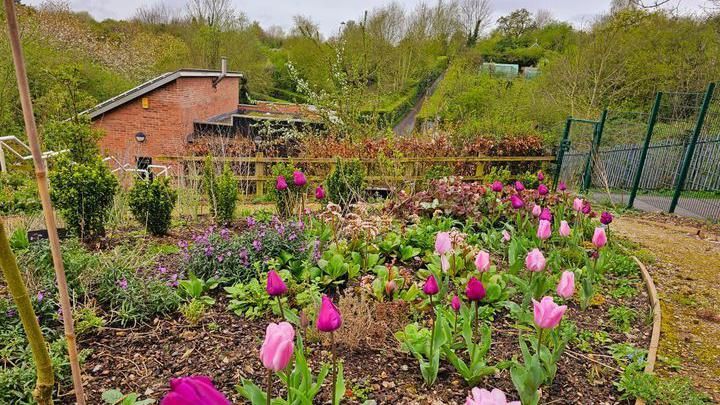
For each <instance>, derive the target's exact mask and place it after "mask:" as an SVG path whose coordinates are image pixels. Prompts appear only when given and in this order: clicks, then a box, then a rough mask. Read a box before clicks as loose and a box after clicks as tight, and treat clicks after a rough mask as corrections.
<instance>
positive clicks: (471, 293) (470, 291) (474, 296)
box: [465, 277, 485, 301]
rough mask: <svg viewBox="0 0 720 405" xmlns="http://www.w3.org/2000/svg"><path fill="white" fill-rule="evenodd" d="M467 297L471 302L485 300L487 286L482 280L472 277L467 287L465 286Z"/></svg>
mask: <svg viewBox="0 0 720 405" xmlns="http://www.w3.org/2000/svg"><path fill="white" fill-rule="evenodd" d="M465 296H467V298H468V299H469V300H470V301H480V300H481V299H483V298H485V286H484V285H483V283H481V282H480V280H478V279H476V278H475V277H470V280H468V283H467V286H465Z"/></svg>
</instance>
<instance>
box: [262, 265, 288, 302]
mask: <svg viewBox="0 0 720 405" xmlns="http://www.w3.org/2000/svg"><path fill="white" fill-rule="evenodd" d="M287 290H288V288H287V286H286V285H285V283H284V282H283V280H282V278H280V275H279V274H278V273H277V272H276V271H275V270H270V271H268V275H267V285H266V286H265V291H267V293H268V294H269V295H270V296H271V297H277V296H279V295H283V294H285V293H286V292H287Z"/></svg>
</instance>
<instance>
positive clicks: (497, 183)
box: [490, 180, 503, 193]
mask: <svg viewBox="0 0 720 405" xmlns="http://www.w3.org/2000/svg"><path fill="white" fill-rule="evenodd" d="M490 188H491V189H492V191H494V192H496V193H499V192H501V191H502V189H503V184H502V183H501V182H500V181H499V180H495V181H494V182H493V184H492V185H491V186H490Z"/></svg>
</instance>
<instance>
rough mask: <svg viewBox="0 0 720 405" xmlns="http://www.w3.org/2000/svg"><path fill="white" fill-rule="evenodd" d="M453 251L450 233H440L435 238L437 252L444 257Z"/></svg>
mask: <svg viewBox="0 0 720 405" xmlns="http://www.w3.org/2000/svg"><path fill="white" fill-rule="evenodd" d="M450 250H452V241H451V240H450V234H449V233H448V232H438V233H437V235H436V236H435V252H437V254H439V255H444V254H445V253H448V252H449V251H450Z"/></svg>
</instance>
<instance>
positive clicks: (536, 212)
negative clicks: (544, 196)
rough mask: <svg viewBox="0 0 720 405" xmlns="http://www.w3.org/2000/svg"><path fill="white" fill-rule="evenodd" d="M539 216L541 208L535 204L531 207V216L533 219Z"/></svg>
mask: <svg viewBox="0 0 720 405" xmlns="http://www.w3.org/2000/svg"><path fill="white" fill-rule="evenodd" d="M540 214H542V207H540V206H539V205H537V204H535V205H533V208H532V215H533V216H534V217H535V218H537V217H539V216H540Z"/></svg>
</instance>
